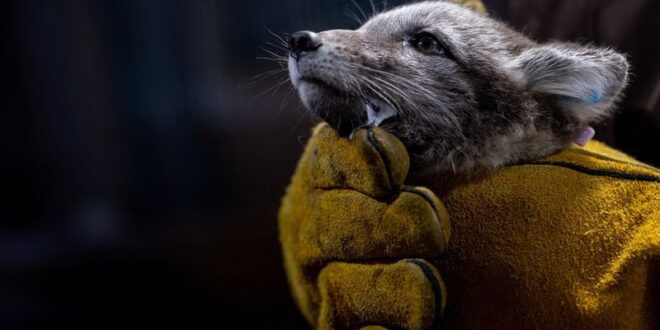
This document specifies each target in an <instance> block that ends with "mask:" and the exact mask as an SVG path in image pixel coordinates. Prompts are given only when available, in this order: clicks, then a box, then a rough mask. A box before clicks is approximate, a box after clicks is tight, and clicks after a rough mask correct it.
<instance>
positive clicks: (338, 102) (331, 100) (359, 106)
mask: <svg viewBox="0 0 660 330" xmlns="http://www.w3.org/2000/svg"><path fill="white" fill-rule="evenodd" d="M290 64H291V63H290ZM289 71H290V76H291V82H292V83H293V85H294V87H295V88H296V89H297V90H298V93H299V94H300V96H301V99H302V100H303V103H304V104H305V106H306V107H307V108H308V109H309V110H311V111H312V112H314V113H315V114H316V115H318V116H319V117H320V118H321V119H323V120H324V121H326V122H327V123H328V124H330V126H332V127H333V128H334V129H335V130H336V131H338V132H339V133H342V134H347V135H348V134H350V133H352V132H353V131H354V130H355V129H358V128H361V127H366V126H380V125H382V124H384V123H386V122H388V123H389V122H391V121H395V120H396V118H397V114H398V111H397V109H396V108H395V107H394V106H393V105H392V104H391V103H390V102H388V101H385V100H383V99H382V98H380V97H374V96H371V95H364V94H363V93H361V92H359V91H358V90H359V88H356V89H355V90H351V91H348V90H346V89H344V88H342V87H340V86H337V85H336V84H333V83H332V82H329V81H327V80H324V79H322V78H319V77H316V76H310V75H304V76H303V75H301V74H300V73H299V71H298V70H297V67H295V68H290V70H289Z"/></svg>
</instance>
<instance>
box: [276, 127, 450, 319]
mask: <svg viewBox="0 0 660 330" xmlns="http://www.w3.org/2000/svg"><path fill="white" fill-rule="evenodd" d="M408 168H409V158H408V153H407V151H406V149H405V147H404V146H403V144H402V143H401V142H400V141H399V140H398V139H397V138H395V137H394V136H393V135H391V134H389V133H387V132H385V131H383V130H381V129H379V128H373V129H372V128H370V129H362V130H359V131H357V132H356V133H355V134H354V135H353V136H352V138H351V139H347V138H342V137H339V136H337V135H336V133H335V132H334V131H333V130H332V129H331V128H329V127H328V126H327V125H325V124H321V125H319V126H318V127H317V128H316V129H315V132H314V135H313V137H312V138H311V140H310V141H309V143H308V144H307V147H306V149H305V151H304V154H303V156H302V158H301V160H300V162H299V164H298V167H297V169H296V172H295V174H294V176H293V179H292V183H291V185H290V186H289V187H288V189H287V193H286V196H285V197H284V200H283V203H282V208H281V209H280V214H279V230H280V240H281V243H282V248H283V253H284V260H285V266H286V271H287V275H288V279H289V282H290V285H291V287H292V291H293V294H294V297H295V300H296V302H297V303H298V305H299V307H300V309H301V311H302V312H303V314H304V316H305V317H306V318H307V320H308V321H309V322H310V324H312V325H313V326H314V327H316V328H318V329H337V328H351V329H353V328H363V327H364V328H367V327H369V328H373V327H378V326H380V327H385V328H403V329H424V328H430V327H432V326H433V325H434V324H435V322H437V321H438V319H439V318H440V316H441V315H442V311H443V308H444V305H445V297H446V296H445V287H444V283H443V281H442V278H441V277H440V273H439V272H438V270H437V269H436V267H435V266H434V264H435V262H436V261H437V259H438V257H440V256H441V255H442V253H443V252H444V250H445V249H446V247H447V243H448V240H449V234H450V226H449V218H448V214H447V211H446V209H445V207H444V206H443V204H442V203H441V202H440V201H439V200H438V199H437V197H436V196H435V195H434V194H433V193H432V192H431V191H429V190H428V189H425V188H420V187H409V186H404V185H403V182H404V179H405V178H406V175H407V173H408Z"/></svg>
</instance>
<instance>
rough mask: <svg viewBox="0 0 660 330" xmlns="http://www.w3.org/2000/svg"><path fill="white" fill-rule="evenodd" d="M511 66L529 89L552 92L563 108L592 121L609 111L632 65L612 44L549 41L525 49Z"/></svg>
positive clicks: (602, 116) (586, 122)
mask: <svg viewBox="0 0 660 330" xmlns="http://www.w3.org/2000/svg"><path fill="white" fill-rule="evenodd" d="M510 69H511V71H512V73H513V75H514V76H515V77H516V78H517V79H518V80H519V81H521V82H522V83H523V84H525V85H526V86H527V87H528V88H529V89H531V90H533V91H536V92H541V93H545V94H549V95H552V96H553V97H555V98H556V99H557V101H558V104H559V105H560V107H561V108H562V110H564V111H566V112H568V114H569V115H571V116H572V117H574V118H576V119H578V120H579V121H580V122H581V123H584V124H589V123H591V122H595V121H597V120H598V119H601V118H604V117H606V116H607V115H608V114H609V112H610V110H611V109H612V105H613V103H614V102H616V101H617V100H618V98H619V97H620V95H621V91H622V90H623V88H624V87H625V86H626V84H627V81H628V69H629V65H628V61H627V60H626V57H625V56H623V55H622V54H619V53H617V52H615V51H613V50H611V49H608V48H598V47H589V46H580V45H576V44H571V43H549V44H543V45H540V46H538V47H534V48H531V49H528V50H526V51H523V52H522V53H521V54H520V55H519V56H518V57H517V58H516V59H515V60H514V61H513V62H512V63H511V66H510Z"/></svg>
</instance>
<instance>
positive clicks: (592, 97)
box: [554, 90, 603, 103]
mask: <svg viewBox="0 0 660 330" xmlns="http://www.w3.org/2000/svg"><path fill="white" fill-rule="evenodd" d="M554 97H555V99H556V100H557V101H582V102H589V103H598V102H600V101H602V100H603V94H602V93H600V92H597V91H595V90H594V91H591V94H589V96H588V97H586V98H584V99H582V98H579V97H574V96H568V95H555V96H554Z"/></svg>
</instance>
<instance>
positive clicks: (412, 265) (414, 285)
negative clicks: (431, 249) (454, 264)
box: [317, 259, 446, 329]
mask: <svg viewBox="0 0 660 330" xmlns="http://www.w3.org/2000/svg"><path fill="white" fill-rule="evenodd" d="M318 283H319V292H320V304H321V305H320V309H319V313H318V319H317V326H318V329H354V328H358V327H365V326H380V327H384V328H394V329H428V328H432V327H433V326H434V324H435V322H437V321H438V319H439V318H440V317H441V316H442V311H443V309H444V305H445V302H446V289H445V287H444V283H443V281H442V278H441V277H440V274H439V273H438V272H437V270H436V269H435V267H433V266H432V265H431V264H429V263H428V262H426V261H424V260H421V259H407V260H401V261H399V262H396V263H393V264H368V265H365V264H350V263H343V262H334V263H331V264H329V265H328V266H327V267H325V268H324V269H323V271H322V272H321V274H320V275H319V282H318Z"/></svg>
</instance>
